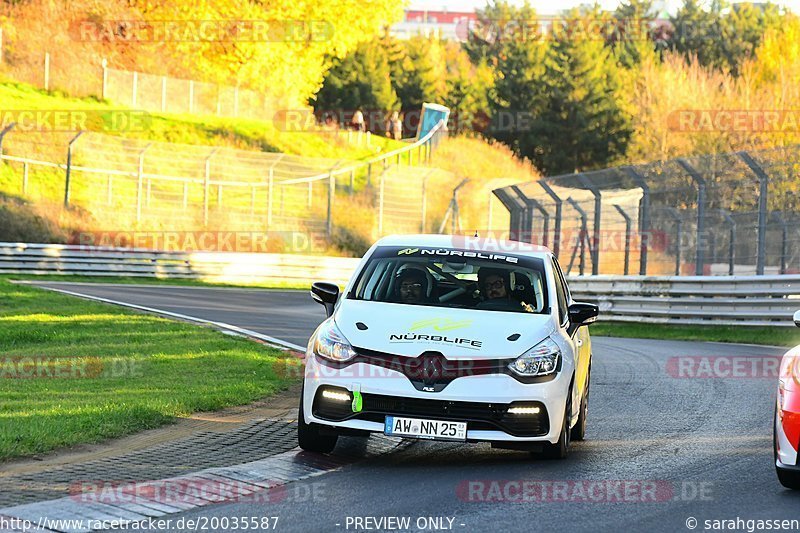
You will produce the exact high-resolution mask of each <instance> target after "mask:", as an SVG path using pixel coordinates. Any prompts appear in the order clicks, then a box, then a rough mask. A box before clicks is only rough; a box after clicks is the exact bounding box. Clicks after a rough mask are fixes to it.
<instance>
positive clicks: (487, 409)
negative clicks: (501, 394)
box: [313, 392, 550, 437]
mask: <svg viewBox="0 0 800 533" xmlns="http://www.w3.org/2000/svg"><path fill="white" fill-rule="evenodd" d="M361 396H362V398H363V406H362V410H361V412H359V413H353V412H352V408H351V406H350V404H349V403H345V402H338V403H337V402H331V401H329V400H326V399H324V398H322V397H321V395H320V394H319V392H318V393H317V395H316V397H315V398H314V408H313V413H314V416H316V417H318V418H322V419H324V420H330V421H336V422H341V421H343V420H368V421H371V422H379V423H381V424H382V423H383V422H384V417H385V416H386V415H395V416H409V417H417V418H431V419H436V420H452V421H455V422H467V429H472V430H499V431H505V432H506V433H509V434H511V435H514V436H517V437H538V436H542V435H546V434H547V433H548V431H550V422H549V419H548V416H547V409H546V408H545V406H544V404H542V403H541V402H524V403H525V405H531V406H536V407H539V413H538V414H535V415H513V414H508V409H509V407H511V405H512V404H507V403H482V402H457V401H450V400H434V399H430V400H429V399H421V398H403V397H399V396H383V395H378V394H366V393H362V394H361Z"/></svg>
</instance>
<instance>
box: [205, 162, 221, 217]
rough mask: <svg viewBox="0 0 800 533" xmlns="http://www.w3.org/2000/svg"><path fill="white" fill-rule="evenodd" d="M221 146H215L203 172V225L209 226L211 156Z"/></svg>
mask: <svg viewBox="0 0 800 533" xmlns="http://www.w3.org/2000/svg"><path fill="white" fill-rule="evenodd" d="M217 150H219V148H214V149H213V150H212V151H211V153H210V154H208V157H206V160H205V172H204V173H203V225H204V226H208V201H209V191H208V188H209V186H210V183H209V182H210V181H211V158H212V157H214V154H215V153H217Z"/></svg>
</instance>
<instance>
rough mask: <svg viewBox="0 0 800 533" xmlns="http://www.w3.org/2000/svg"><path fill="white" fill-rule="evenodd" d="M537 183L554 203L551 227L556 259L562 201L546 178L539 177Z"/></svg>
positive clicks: (558, 246)
mask: <svg viewBox="0 0 800 533" xmlns="http://www.w3.org/2000/svg"><path fill="white" fill-rule="evenodd" d="M537 183H538V184H539V186H540V187H541V188H542V189H544V192H546V193H547V194H548V196H550V198H552V199H553V202H555V204H556V221H555V227H554V228H553V231H554V232H555V235H553V255H555V256H556V259H558V254H559V252H560V251H561V203H562V200H561V198H559V196H558V195H557V194H556V192H555V191H554V190H553V189H552V188H550V185H548V184H547V181H546V180H543V179H541V180H539V181H538V182H537Z"/></svg>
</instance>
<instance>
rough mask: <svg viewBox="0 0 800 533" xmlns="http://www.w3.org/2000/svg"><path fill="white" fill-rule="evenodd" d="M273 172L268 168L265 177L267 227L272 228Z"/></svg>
mask: <svg viewBox="0 0 800 533" xmlns="http://www.w3.org/2000/svg"><path fill="white" fill-rule="evenodd" d="M273 178H274V172H273V170H272V167H270V169H269V178H268V179H267V229H271V228H272V184H273Z"/></svg>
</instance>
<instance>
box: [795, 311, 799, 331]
mask: <svg viewBox="0 0 800 533" xmlns="http://www.w3.org/2000/svg"><path fill="white" fill-rule="evenodd" d="M794 325H795V326H797V327H798V328H800V311H795V312H794Z"/></svg>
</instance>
